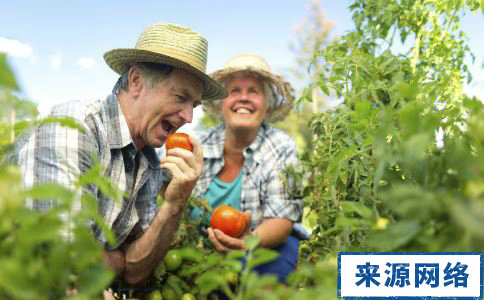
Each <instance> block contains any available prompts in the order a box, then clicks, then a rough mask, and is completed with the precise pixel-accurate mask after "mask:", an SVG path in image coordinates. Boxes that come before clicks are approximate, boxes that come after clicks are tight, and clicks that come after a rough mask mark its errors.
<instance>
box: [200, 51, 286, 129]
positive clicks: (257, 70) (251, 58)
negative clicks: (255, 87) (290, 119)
mask: <svg viewBox="0 0 484 300" xmlns="http://www.w3.org/2000/svg"><path fill="white" fill-rule="evenodd" d="M236 73H248V74H254V75H255V76H256V77H257V78H260V79H262V80H263V81H264V82H265V83H267V84H268V86H269V87H270V89H271V91H272V98H273V100H274V102H273V103H272V105H271V108H270V110H269V111H268V112H267V117H266V121H268V122H277V121H281V120H283V119H284V118H285V117H286V116H287V115H288V114H289V112H290V111H291V109H292V107H293V104H294V99H295V96H294V89H293V87H292V86H291V84H290V83H289V82H287V81H285V80H284V79H283V78H282V77H281V76H279V75H275V74H273V73H272V72H271V69H270V67H269V65H268V64H267V62H266V61H265V60H264V59H263V58H262V57H260V56H257V55H252V54H243V55H238V56H236V57H234V58H232V59H230V60H229V61H227V63H226V64H225V67H224V68H223V69H221V70H218V71H215V72H213V73H211V74H210V76H212V78H213V79H215V80H216V81H218V82H220V83H221V84H224V83H225V81H226V80H227V79H228V78H229V77H230V76H232V75H235V74H236ZM266 97H267V95H266ZM223 98H225V97H222V98H219V99H220V100H223ZM202 103H203V106H204V110H205V111H206V112H208V113H209V114H210V115H211V116H212V117H215V118H220V104H221V101H220V102H218V101H217V102H213V101H210V102H202Z"/></svg>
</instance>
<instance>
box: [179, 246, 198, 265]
mask: <svg viewBox="0 0 484 300" xmlns="http://www.w3.org/2000/svg"><path fill="white" fill-rule="evenodd" d="M179 253H180V255H181V257H182V258H183V259H184V260H188V261H194V262H201V261H202V260H203V253H201V252H199V251H197V250H196V249H195V248H191V247H184V248H181V249H180V250H179Z"/></svg>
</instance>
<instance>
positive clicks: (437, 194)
mask: <svg viewBox="0 0 484 300" xmlns="http://www.w3.org/2000/svg"><path fill="white" fill-rule="evenodd" d="M479 7H480V3H479V2H478V1H445V2H443V1H424V0H422V1H419V0H406V1H377V0H357V1H354V3H353V4H352V5H351V6H350V9H351V10H352V11H353V21H354V22H355V25H356V30H355V31H353V32H349V33H348V34H346V35H344V36H342V37H341V38H340V39H339V40H338V41H336V42H335V43H333V44H331V45H330V46H328V47H326V48H325V49H320V50H318V51H317V52H316V53H315V61H316V60H323V61H325V62H327V63H328V64H330V65H331V68H330V69H329V72H328V73H327V74H324V73H322V74H321V76H320V78H319V80H318V81H317V82H315V83H313V84H315V85H319V86H321V87H324V88H327V89H330V90H331V91H333V92H334V93H335V94H337V95H338V96H340V97H342V98H343V99H344V104H343V105H341V106H339V107H338V108H336V109H334V110H332V111H329V112H327V113H323V114H320V115H318V116H316V117H315V118H314V119H313V121H312V123H311V129H312V131H313V134H314V136H315V139H314V148H313V149H312V151H309V152H308V153H306V154H305V155H304V161H303V163H304V169H305V172H309V173H310V176H308V178H309V184H308V185H307V186H306V190H305V195H306V197H305V202H306V204H307V206H308V207H309V215H308V220H309V222H310V224H311V225H312V227H313V228H314V231H313V233H314V238H313V239H312V240H311V241H309V243H308V245H306V246H305V248H304V249H307V250H306V253H305V256H307V257H308V258H309V259H310V260H317V259H318V258H320V256H321V255H324V254H325V253H329V252H333V251H343V250H375V251H480V250H482V248H483V247H484V236H483V235H482V233H481V232H482V230H480V229H482V228H483V226H484V193H483V189H484V185H483V182H484V153H483V148H482V140H483V137H484V136H483V133H482V132H483V131H479V130H480V129H479V128H481V129H482V127H483V123H482V122H483V121H482V119H483V117H484V115H483V114H484V109H483V104H482V102H481V101H479V100H478V99H476V98H472V99H470V98H468V97H467V96H466V95H464V94H463V92H462V85H463V81H464V80H466V77H467V80H468V81H469V80H471V79H470V77H469V76H468V68H467V66H466V65H465V64H464V62H463V60H464V58H465V57H466V56H469V55H472V54H471V53H470V51H469V48H468V46H467V45H466V43H465V39H466V37H465V34H464V33H463V32H461V31H459V17H460V16H462V14H463V11H464V10H465V9H466V8H471V9H472V10H477V9H478V8H479ZM410 37H411V38H414V39H410ZM396 39H400V41H401V42H402V43H404V45H407V47H408V44H409V43H413V44H412V45H411V46H410V47H409V51H408V53H394V52H392V51H394V49H393V48H394V47H392V45H393V43H394V41H395V40H396ZM348 204H349V205H348ZM387 223H388V224H387ZM309 249H310V251H309ZM315 250H316V251H315Z"/></svg>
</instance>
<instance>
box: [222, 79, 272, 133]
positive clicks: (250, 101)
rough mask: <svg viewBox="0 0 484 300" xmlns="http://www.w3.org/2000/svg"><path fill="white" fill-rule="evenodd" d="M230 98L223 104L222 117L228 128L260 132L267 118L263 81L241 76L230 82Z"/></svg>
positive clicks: (227, 86) (228, 89) (228, 87)
mask: <svg viewBox="0 0 484 300" xmlns="http://www.w3.org/2000/svg"><path fill="white" fill-rule="evenodd" d="M226 88H227V91H228V93H229V96H228V97H227V98H225V100H224V101H223V103H222V111H221V112H222V117H223V119H224V121H225V124H226V125H227V127H228V128H231V129H250V130H258V129H259V127H260V125H261V124H262V122H263V121H264V119H265V117H266V106H265V96H264V87H263V84H262V82H261V80H259V79H256V78H254V77H253V76H250V75H240V76H236V77H233V78H231V79H229V80H228V82H227V84H226Z"/></svg>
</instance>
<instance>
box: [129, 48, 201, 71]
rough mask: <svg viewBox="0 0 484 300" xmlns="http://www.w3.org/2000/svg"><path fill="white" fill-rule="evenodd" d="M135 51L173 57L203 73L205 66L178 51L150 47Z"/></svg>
mask: <svg viewBox="0 0 484 300" xmlns="http://www.w3.org/2000/svg"><path fill="white" fill-rule="evenodd" d="M137 49H138V50H145V51H151V52H154V53H158V54H162V55H166V56H170V57H173V58H175V59H178V60H180V61H182V62H185V63H187V64H189V65H191V66H193V67H195V68H196V69H198V70H199V71H201V72H203V73H205V64H204V63H203V62H201V61H200V60H198V59H194V58H193V56H189V55H186V54H185V53H181V52H180V51H179V50H173V49H170V48H165V47H153V48H152V47H142V48H141V47H140V48H137Z"/></svg>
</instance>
